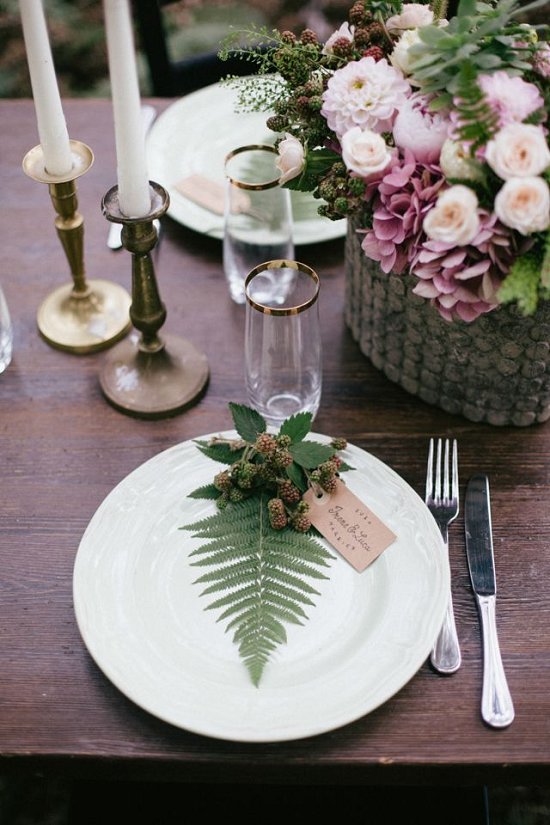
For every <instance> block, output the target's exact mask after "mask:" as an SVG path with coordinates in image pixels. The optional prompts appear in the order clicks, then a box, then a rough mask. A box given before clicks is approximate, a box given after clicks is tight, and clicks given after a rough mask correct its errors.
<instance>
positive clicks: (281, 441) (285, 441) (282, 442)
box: [275, 433, 292, 449]
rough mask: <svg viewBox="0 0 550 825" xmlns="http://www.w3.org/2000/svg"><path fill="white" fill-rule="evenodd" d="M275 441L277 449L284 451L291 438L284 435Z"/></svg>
mask: <svg viewBox="0 0 550 825" xmlns="http://www.w3.org/2000/svg"><path fill="white" fill-rule="evenodd" d="M275 441H276V442H277V444H278V445H279V447H283V448H284V449H287V448H288V447H290V445H291V444H292V439H291V437H290V436H289V435H286V434H285V433H283V434H282V435H278V436H276V437H275Z"/></svg>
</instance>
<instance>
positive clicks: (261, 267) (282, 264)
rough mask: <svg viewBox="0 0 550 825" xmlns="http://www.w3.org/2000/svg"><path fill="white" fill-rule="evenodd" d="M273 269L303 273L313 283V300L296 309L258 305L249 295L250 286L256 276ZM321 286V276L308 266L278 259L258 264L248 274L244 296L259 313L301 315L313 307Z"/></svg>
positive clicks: (299, 305)
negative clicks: (294, 270)
mask: <svg viewBox="0 0 550 825" xmlns="http://www.w3.org/2000/svg"><path fill="white" fill-rule="evenodd" d="M271 269H296V270H298V271H299V272H303V273H304V274H305V275H307V276H308V277H309V278H311V280H312V281H313V283H314V287H315V292H314V293H313V295H312V296H311V298H308V300H307V301H304V303H303V304H298V305H297V306H294V307H268V306H265V304H261V303H258V301H255V300H254V299H253V298H251V297H250V295H249V293H248V285H249V284H250V282H251V281H252V280H253V279H254V278H255V277H256V275H260V274H261V273H262V272H267V271H269V270H271ZM320 285H321V282H320V280H319V276H318V275H317V273H316V272H315V270H314V269H312V268H311V267H310V266H308V265H307V264H303V263H300V261H289V260H287V259H286V258H278V259H276V260H273V261H265V262H264V263H263V264H258V266H255V267H254V269H252V270H251V271H250V272H249V273H248V275H247V277H246V281H245V282H244V294H245V296H246V300H247V301H248V303H249V304H250V306H251V307H254V309H257V310H258V311H259V312H263V313H264V314H265V315H299V314H300V312H304V311H305V310H306V309H309V307H311V306H313V304H314V303H315V301H316V300H317V298H318V297H319V287H320Z"/></svg>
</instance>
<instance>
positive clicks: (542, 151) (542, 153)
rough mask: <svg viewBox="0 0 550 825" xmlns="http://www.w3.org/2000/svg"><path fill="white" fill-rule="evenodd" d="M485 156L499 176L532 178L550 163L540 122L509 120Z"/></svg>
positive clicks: (490, 142)
mask: <svg viewBox="0 0 550 825" xmlns="http://www.w3.org/2000/svg"><path fill="white" fill-rule="evenodd" d="M485 157H486V159H487V163H488V164H489V166H490V167H491V169H492V170H493V171H494V172H496V174H497V175H498V176H499V178H502V179H503V180H509V179H510V178H516V177H519V178H531V177H534V176H536V175H540V174H541V173H542V172H544V170H545V169H546V167H547V166H548V165H550V150H549V149H548V144H547V142H546V137H545V134H544V132H543V130H542V129H541V127H540V126H533V125H530V124H527V123H510V124H509V125H508V126H505V127H504V128H503V129H501V130H500V131H499V132H497V134H496V135H495V137H494V138H493V139H492V140H490V141H489V143H488V144H487V148H486V153H485Z"/></svg>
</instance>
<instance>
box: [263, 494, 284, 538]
mask: <svg viewBox="0 0 550 825" xmlns="http://www.w3.org/2000/svg"><path fill="white" fill-rule="evenodd" d="M267 509H268V512H269V523H270V524H271V526H272V527H273V529H274V530H282V529H283V527H286V525H287V524H288V518H287V515H286V510H285V505H284V504H283V502H282V501H281V499H280V498H271V499H270V500H269V501H268V502H267Z"/></svg>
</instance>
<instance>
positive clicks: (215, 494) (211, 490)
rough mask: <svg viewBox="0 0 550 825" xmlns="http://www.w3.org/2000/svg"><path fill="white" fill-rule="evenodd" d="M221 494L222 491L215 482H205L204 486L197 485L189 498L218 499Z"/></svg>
mask: <svg viewBox="0 0 550 825" xmlns="http://www.w3.org/2000/svg"><path fill="white" fill-rule="evenodd" d="M220 495H221V493H220V491H219V490H218V488H217V487H214V485H213V484H205V485H204V487H197V489H196V490H193V492H192V493H189V498H207V499H217V498H219V497H220Z"/></svg>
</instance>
